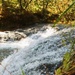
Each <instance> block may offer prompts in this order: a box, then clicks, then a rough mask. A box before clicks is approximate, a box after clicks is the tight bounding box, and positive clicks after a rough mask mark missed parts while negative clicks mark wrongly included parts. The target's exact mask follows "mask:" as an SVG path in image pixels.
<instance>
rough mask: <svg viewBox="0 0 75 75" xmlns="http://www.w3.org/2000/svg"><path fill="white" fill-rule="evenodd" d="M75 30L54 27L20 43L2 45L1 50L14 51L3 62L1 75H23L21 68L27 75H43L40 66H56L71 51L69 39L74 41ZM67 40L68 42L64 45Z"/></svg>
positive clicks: (0, 66) (0, 45) (12, 42)
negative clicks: (58, 29)
mask: <svg viewBox="0 0 75 75" xmlns="http://www.w3.org/2000/svg"><path fill="white" fill-rule="evenodd" d="M74 29H75V28H68V29H67V28H65V29H63V30H60V31H57V30H56V29H54V28H52V27H47V29H45V30H44V31H38V32H37V33H35V34H32V35H30V36H28V37H26V38H22V39H21V40H19V41H7V42H2V43H0V50H3V49H9V50H14V53H13V54H12V55H9V56H8V57H7V58H6V59H4V60H3V61H2V62H1V65H0V75H21V68H22V69H23V70H24V72H25V73H26V75H42V74H41V71H40V70H39V69H38V67H39V66H40V65H42V64H45V63H46V64H56V63H58V62H60V61H62V59H63V55H64V54H65V52H67V51H69V49H70V42H69V40H68V39H69V38H72V39H73V36H74V35H75V30H74ZM70 32H71V34H70ZM1 34H2V35H6V34H5V33H1ZM69 36H70V37H69ZM65 40H66V42H65V43H63V41H65ZM64 44H65V45H64ZM43 75H44V74H43ZM52 75H53V74H52Z"/></svg>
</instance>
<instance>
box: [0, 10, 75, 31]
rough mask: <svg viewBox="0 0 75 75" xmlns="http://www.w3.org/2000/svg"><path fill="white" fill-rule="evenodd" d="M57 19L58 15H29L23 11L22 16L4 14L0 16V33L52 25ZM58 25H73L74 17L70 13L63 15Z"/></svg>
mask: <svg viewBox="0 0 75 75" xmlns="http://www.w3.org/2000/svg"><path fill="white" fill-rule="evenodd" d="M58 17H59V14H52V15H51V16H48V14H43V13H41V12H37V13H31V12H27V11H25V12H24V14H18V13H17V14H11V13H9V12H4V13H3V14H1V15H0V31H6V30H14V29H19V28H28V27H32V26H35V25H36V23H52V24H53V23H54V22H55V21H56V19H57V18H58ZM59 23H60V24H62V23H63V24H69V25H72V23H73V24H74V23H75V16H74V15H73V14H72V13H70V14H67V15H64V16H63V17H62V19H61V20H60V22H59Z"/></svg>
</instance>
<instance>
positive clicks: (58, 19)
mask: <svg viewBox="0 0 75 75" xmlns="http://www.w3.org/2000/svg"><path fill="white" fill-rule="evenodd" d="M74 4H75V1H74V2H73V3H72V4H71V5H70V6H69V7H68V8H67V9H66V10H65V11H64V12H63V13H62V14H61V15H60V16H59V18H57V20H56V22H55V24H54V26H55V25H56V24H57V23H58V22H59V21H60V19H61V18H62V17H63V16H64V15H65V14H66V13H67V12H68V11H69V10H70V9H71V8H72V7H73V5H74Z"/></svg>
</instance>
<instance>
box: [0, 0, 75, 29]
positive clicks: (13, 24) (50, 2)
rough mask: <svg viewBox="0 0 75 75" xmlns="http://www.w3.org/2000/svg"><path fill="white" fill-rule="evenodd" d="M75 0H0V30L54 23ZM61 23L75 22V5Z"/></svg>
mask: <svg viewBox="0 0 75 75" xmlns="http://www.w3.org/2000/svg"><path fill="white" fill-rule="evenodd" d="M73 2H74V0H0V30H13V29H16V28H24V27H28V26H33V25H35V24H36V23H54V22H55V21H56V19H57V18H58V17H59V16H60V15H61V14H62V13H63V12H64V10H66V9H67V8H68V7H69V6H70V5H71V4H72V3H73ZM59 23H64V24H69V25H73V24H74V23H75V5H74V6H73V7H72V8H71V9H70V10H69V11H68V12H67V13H66V14H65V15H64V16H63V17H62V18H61V20H60V22H59Z"/></svg>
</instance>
